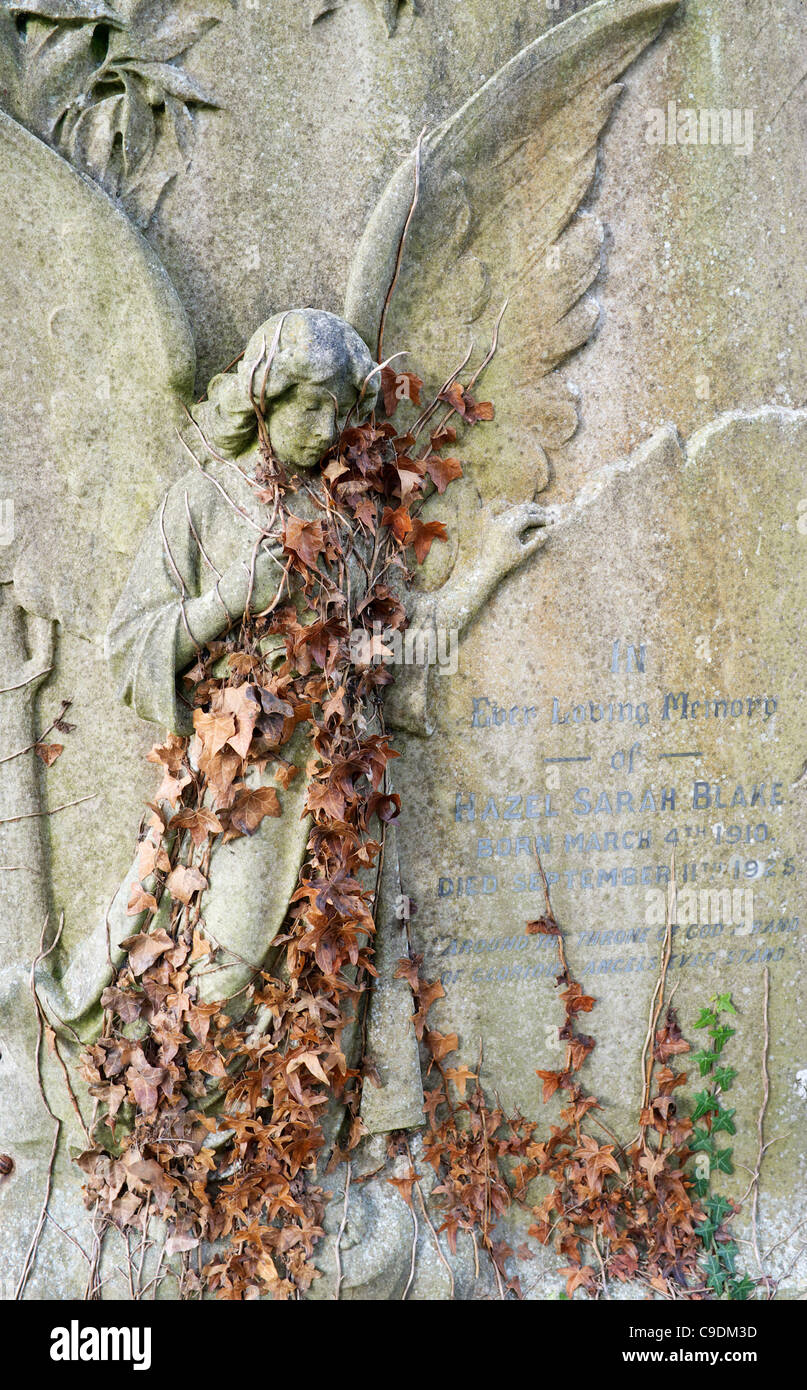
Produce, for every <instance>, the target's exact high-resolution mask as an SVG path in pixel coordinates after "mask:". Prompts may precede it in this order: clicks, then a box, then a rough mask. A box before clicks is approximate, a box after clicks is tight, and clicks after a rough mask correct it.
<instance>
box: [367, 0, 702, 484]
mask: <svg viewBox="0 0 807 1390" xmlns="http://www.w3.org/2000/svg"><path fill="white" fill-rule="evenodd" d="M675 8H676V0H603V3H601V4H597V5H593V6H591V7H590V8H589V9H587V10H583V11H582V12H580V13H579V14H577V15H574V16H573V17H572V18H571V19H569V20H567V21H566V22H565V23H563V24H560V25H558V26H556V27H555V28H553V29H552V30H550V31H549V32H548V33H547V34H545V35H543V36H542V37H541V38H540V39H538V40H536V41H535V42H534V43H532V44H530V45H529V46H528V47H527V48H525V49H524V50H523V51H522V52H521V53H519V54H518V55H517V56H516V57H515V58H513V59H512V60H511V61H510V62H509V63H507V64H506V65H505V66H504V67H503V68H501V69H500V71H499V72H498V73H496V74H495V76H494V77H492V78H491V79H490V81H488V82H487V83H485V85H484V86H483V87H482V88H481V89H480V90H479V91H478V92H477V93H476V95H475V96H473V97H472V98H471V99H470V100H469V101H468V102H466V103H465V105H464V106H463V107H462V108H461V109H460V110H459V111H458V112H457V113H456V115H454V116H453V117H451V118H450V119H449V120H448V121H446V122H444V123H443V124H442V125H441V126H439V127H438V128H437V129H436V130H434V131H433V132H431V133H430V134H429V135H428V136H427V137H426V139H425V140H424V141H423V144H422V148H421V156H420V192H419V198H418V202H417V206H416V208H415V210H414V214H413V216H412V219H411V223H410V227H409V231H408V233H407V237H406V241H405V244H404V249H403V255H402V260H401V265H400V274H399V277H398V280H397V284H396V288H395V292H394V294H393V296H392V298H391V302H390V305H389V311H388V317H387V322H386V325H385V331H384V338H383V356H385V357H386V356H388V355H389V354H390V353H394V352H396V351H400V350H404V349H412V348H414V347H415V346H417V349H418V357H417V359H413V360H412V366H413V367H414V368H415V369H416V370H417V371H418V372H419V373H420V374H421V375H422V376H424V377H425V378H426V382H427V392H428V393H432V392H433V391H434V390H435V389H437V388H439V385H440V382H441V379H442V378H443V377H444V376H445V373H446V371H447V370H450V368H451V366H453V365H455V364H456V363H457V362H458V360H459V358H461V357H462V355H463V353H464V352H465V350H466V349H467V348H468V347H469V346H471V343H472V342H473V341H475V343H476V345H477V351H476V361H479V360H480V359H481V357H482V356H483V354H484V352H485V351H486V350H487V348H488V345H489V343H490V341H491V337H492V334H493V329H494V324H495V320H496V316H497V314H498V313H499V311H500V310H501V308H502V306H503V305H504V303H505V301H506V300H507V301H508V307H507V310H506V313H505V315H504V318H503V320H502V324H501V332H500V337H499V347H498V351H497V353H496V355H495V357H494V359H493V361H492V363H491V365H490V367H489V368H488V369H487V371H486V374H485V377H484V392H485V395H486V396H491V397H493V398H494V399H495V400H496V402H497V411H496V419H495V421H493V422H491V424H490V425H488V426H486V428H485V430H484V431H474V432H473V433H472V434H471V435H470V436H469V437H467V438H466V439H464V440H463V445H462V448H463V453H464V455H465V456H467V457H468V459H469V463H470V465H471V467H470V469H469V470H468V471H469V472H471V471H472V472H473V474H474V482H475V484H476V486H478V487H479V490H480V491H481V492H482V495H483V497H484V498H485V499H486V500H493V499H495V498H501V497H508V498H510V499H512V500H517V499H520V498H523V497H525V496H529V495H531V494H532V495H534V493H535V491H536V490H540V489H541V488H543V487H545V486H546V484H547V481H548V478H549V467H548V461H547V458H546V454H545V449H546V448H552V447H556V446H557V445H559V444H561V443H563V442H564V441H565V440H566V439H568V438H569V437H570V435H571V434H572V433H573V432H574V429H575V427H576V420H577V415H576V409H575V404H574V400H573V397H572V394H571V392H570V391H569V390H568V389H567V388H566V387H565V386H564V385H563V384H562V383H561V382H560V380H559V379H558V378H554V377H553V375H552V374H553V373H554V372H555V369H556V368H557V367H558V366H559V365H560V364H561V363H562V362H563V361H564V360H565V359H566V358H567V357H568V356H569V354H570V353H572V352H574V351H575V350H576V349H577V348H579V347H581V346H582V344H584V343H585V342H587V340H588V339H589V338H590V337H591V334H592V332H593V329H594V326H595V324H596V322H597V313H598V311H597V306H596V304H595V303H594V301H593V300H592V299H591V298H589V297H588V296H587V293H586V292H587V290H588V289H589V288H590V286H591V285H592V283H593V281H594V280H595V278H596V276H597V274H598V271H599V268H600V243H601V229H600V226H599V223H598V222H597V221H596V219H594V218H593V217H590V216H582V217H578V218H577V219H576V220H575V221H573V220H572V219H573V218H575V214H576V213H577V212H578V210H579V209H580V205H581V203H582V201H583V199H584V197H585V195H586V193H587V191H588V190H589V188H590V186H591V182H592V178H593V175H594V170H595V165H596V159H597V144H598V140H599V137H600V135H601V133H602V131H603V128H604V126H605V124H606V122H607V121H608V118H609V115H610V113H611V111H612V110H613V107H614V104H615V102H616V100H617V98H618V96H619V93H620V91H621V87H620V86H619V85H618V84H617V82H616V79H617V78H618V77H619V76H620V75H621V74H622V73H623V72H624V71H625V69H626V68H627V67H628V66H629V65H630V64H631V63H632V62H633V61H634V59H635V58H637V57H638V55H639V54H640V53H641V52H642V50H643V49H644V48H645V47H646V46H647V45H648V44H649V43H650V42H651V41H652V39H653V38H654V37H655V36H656V34H657V33H658V31H659V29H660V28H661V25H662V24H663V22H664V20H665V18H666V17H667V16H668V15H669V14H671V13H672V11H673V10H674V9H675ZM415 168H416V158H415V155H414V154H413V155H412V156H411V157H410V158H409V160H407V161H406V163H405V164H404V165H403V166H402V167H401V168H400V169H399V171H398V173H397V174H396V175H395V176H394V177H393V179H392V181H391V183H390V184H389V185H388V187H387V190H386V192H385V193H384V195H383V197H382V199H381V202H380V203H379V205H378V207H377V208H376V210H375V212H374V213H373V216H372V218H371V220H370V223H369V225H368V227H367V230H366V232H365V234H364V237H363V238H362V242H361V244H360V247H359V251H358V254H357V256H356V259H355V261H354V264H353V267H352V269H351V275H350V281H349V285H348V292H347V297H346V303H345V317H346V318H347V319H348V320H349V321H350V322H351V323H353V324H354V326H355V327H356V328H357V329H358V330H359V332H360V333H361V334H362V336H363V337H364V338H365V341H366V342H367V343H368V345H369V346H370V348H371V350H372V351H375V350H376V349H377V347H378V337H379V327H380V324H381V316H382V311H383V306H384V302H385V298H386V296H387V292H388V288H389V286H390V284H391V283H392V280H393V274H394V270H395V258H396V255H397V251H398V247H399V245H400V241H401V235H402V232H403V228H404V224H405V222H406V219H407V216H408V214H409V212H410V208H411V205H412V197H413V189H414V182H415ZM471 325H472V327H470V326H471ZM503 458H506V459H508V461H509V463H508V473H507V474H505V473H504V471H503V470H502V467H501V460H502V459H503Z"/></svg>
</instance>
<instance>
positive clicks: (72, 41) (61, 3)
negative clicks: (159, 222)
mask: <svg viewBox="0 0 807 1390" xmlns="http://www.w3.org/2000/svg"><path fill="white" fill-rule="evenodd" d="M220 17H221V16H220V14H219V13H217V12H216V9H215V7H213V8H211V7H206V6H200V7H196V6H193V5H177V4H174V3H171V4H165V3H162V4H159V3H158V4H155V3H154V0H139V3H135V4H134V5H133V6H132V7H131V8H129V9H126V10H124V11H120V10H118V9H116V8H115V7H114V6H112V5H109V4H107V3H106V0H31V3H30V4H29V3H27V2H26V0H20V3H15V0H8V3H4V5H3V6H2V7H0V71H2V76H3V80H2V87H3V91H4V96H3V101H4V105H5V107H6V110H7V111H8V113H9V114H10V115H12V116H14V118H15V119H16V120H18V121H20V122H21V123H22V124H23V125H25V126H27V127H28V129H29V130H32V131H33V132H34V133H35V134H36V135H38V136H39V137H40V138H41V139H43V140H46V141H47V142H48V144H51V145H53V147H54V148H55V149H57V150H58V151H59V152H60V154H62V155H64V157H65V158H66V159H68V160H69V161H70V162H71V164H73V165H74V166H75V167H76V168H77V169H80V170H82V172H84V173H87V174H89V175H90V177H91V178H93V179H95V180H96V182H98V183H99V184H100V185H101V186H102V188H104V189H105V190H106V191H107V192H108V193H110V194H112V195H113V197H117V198H119V199H120V201H121V204H122V206H123V207H124V208H125V210H126V212H127V213H128V215H129V216H130V217H131V218H132V220H133V221H134V222H135V224H136V225H137V226H145V224H146V223H147V222H148V221H149V218H150V217H151V214H152V213H153V211H154V209H155V207H156V206H157V202H158V200H159V198H160V194H161V193H162V191H163V189H164V188H165V187H166V185H167V184H168V183H169V182H170V181H171V180H172V179H173V178H174V177H175V176H176V174H177V173H178V172H180V171H181V170H182V169H183V168H185V167H187V164H188V162H189V161H190V158H191V155H192V152H193V146H194V140H195V131H194V122H193V114H192V113H193V111H194V109H197V108H200V107H203V106H206V107H215V106H217V105H218V103H217V101H216V100H215V97H214V96H212V95H211V94H210V93H209V92H206V91H204V90H203V88H202V87H200V85H199V84H198V82H197V81H196V80H195V79H194V78H193V77H192V76H191V75H190V74H189V73H188V72H187V71H186V70H185V68H184V66H183V65H182V61H181V60H182V59H183V57H184V55H185V54H186V53H187V52H188V50H189V49H190V48H192V47H193V45H194V44H195V43H196V42H197V41H198V40H199V39H200V38H201V37H202V36H203V35H204V34H206V33H207V32H209V30H210V29H211V28H213V27H214V26H215V25H216V24H218V23H219V22H220Z"/></svg>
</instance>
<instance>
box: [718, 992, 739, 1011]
mask: <svg viewBox="0 0 807 1390" xmlns="http://www.w3.org/2000/svg"><path fill="white" fill-rule="evenodd" d="M712 1003H713V1004H714V1006H715V1013H716V1014H736V1012H737V1010H736V1009H735V1007H734V1005H733V1004H732V1002H731V995H730V994H713V995H712Z"/></svg>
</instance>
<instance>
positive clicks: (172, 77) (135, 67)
mask: <svg viewBox="0 0 807 1390" xmlns="http://www.w3.org/2000/svg"><path fill="white" fill-rule="evenodd" d="M118 67H119V69H120V72H121V75H123V74H124V73H126V72H128V73H135V74H136V75H137V76H138V77H141V78H143V80H144V82H146V83H148V84H149V86H150V89H149V100H150V101H151V103H152V105H156V104H158V103H159V102H161V101H162V100H163V97H164V96H165V94H166V93H167V94H168V95H169V96H172V97H175V98H176V99H177V100H178V101H185V102H196V103H198V104H199V105H202V106H216V105H217V103H216V101H215V99H214V98H213V97H211V96H210V95H209V94H208V93H207V92H205V91H204V90H203V88H202V87H200V86H199V84H198V82H196V81H195V79H194V78H192V77H189V76H188V74H187V73H186V72H183V70H182V68H177V67H174V65H173V63H145V62H140V61H129V60H127V61H126V62H125V63H119V64H118Z"/></svg>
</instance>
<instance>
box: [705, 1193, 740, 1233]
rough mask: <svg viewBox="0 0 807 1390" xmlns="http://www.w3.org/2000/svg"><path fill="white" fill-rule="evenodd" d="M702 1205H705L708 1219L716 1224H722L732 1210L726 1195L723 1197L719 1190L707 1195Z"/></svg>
mask: <svg viewBox="0 0 807 1390" xmlns="http://www.w3.org/2000/svg"><path fill="white" fill-rule="evenodd" d="M704 1206H705V1207H706V1212H707V1215H708V1217H709V1220H710V1221H713V1222H714V1223H715V1225H717V1226H722V1224H723V1222H724V1221H725V1220H726V1217H728V1216H731V1214H732V1211H733V1210H734V1208H733V1207H732V1205H731V1202H730V1201H729V1199H728V1197H724V1196H723V1195H722V1193H719V1192H716V1193H715V1194H714V1196H711V1197H709V1198H708V1200H707V1201H706V1202H705V1203H704Z"/></svg>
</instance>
